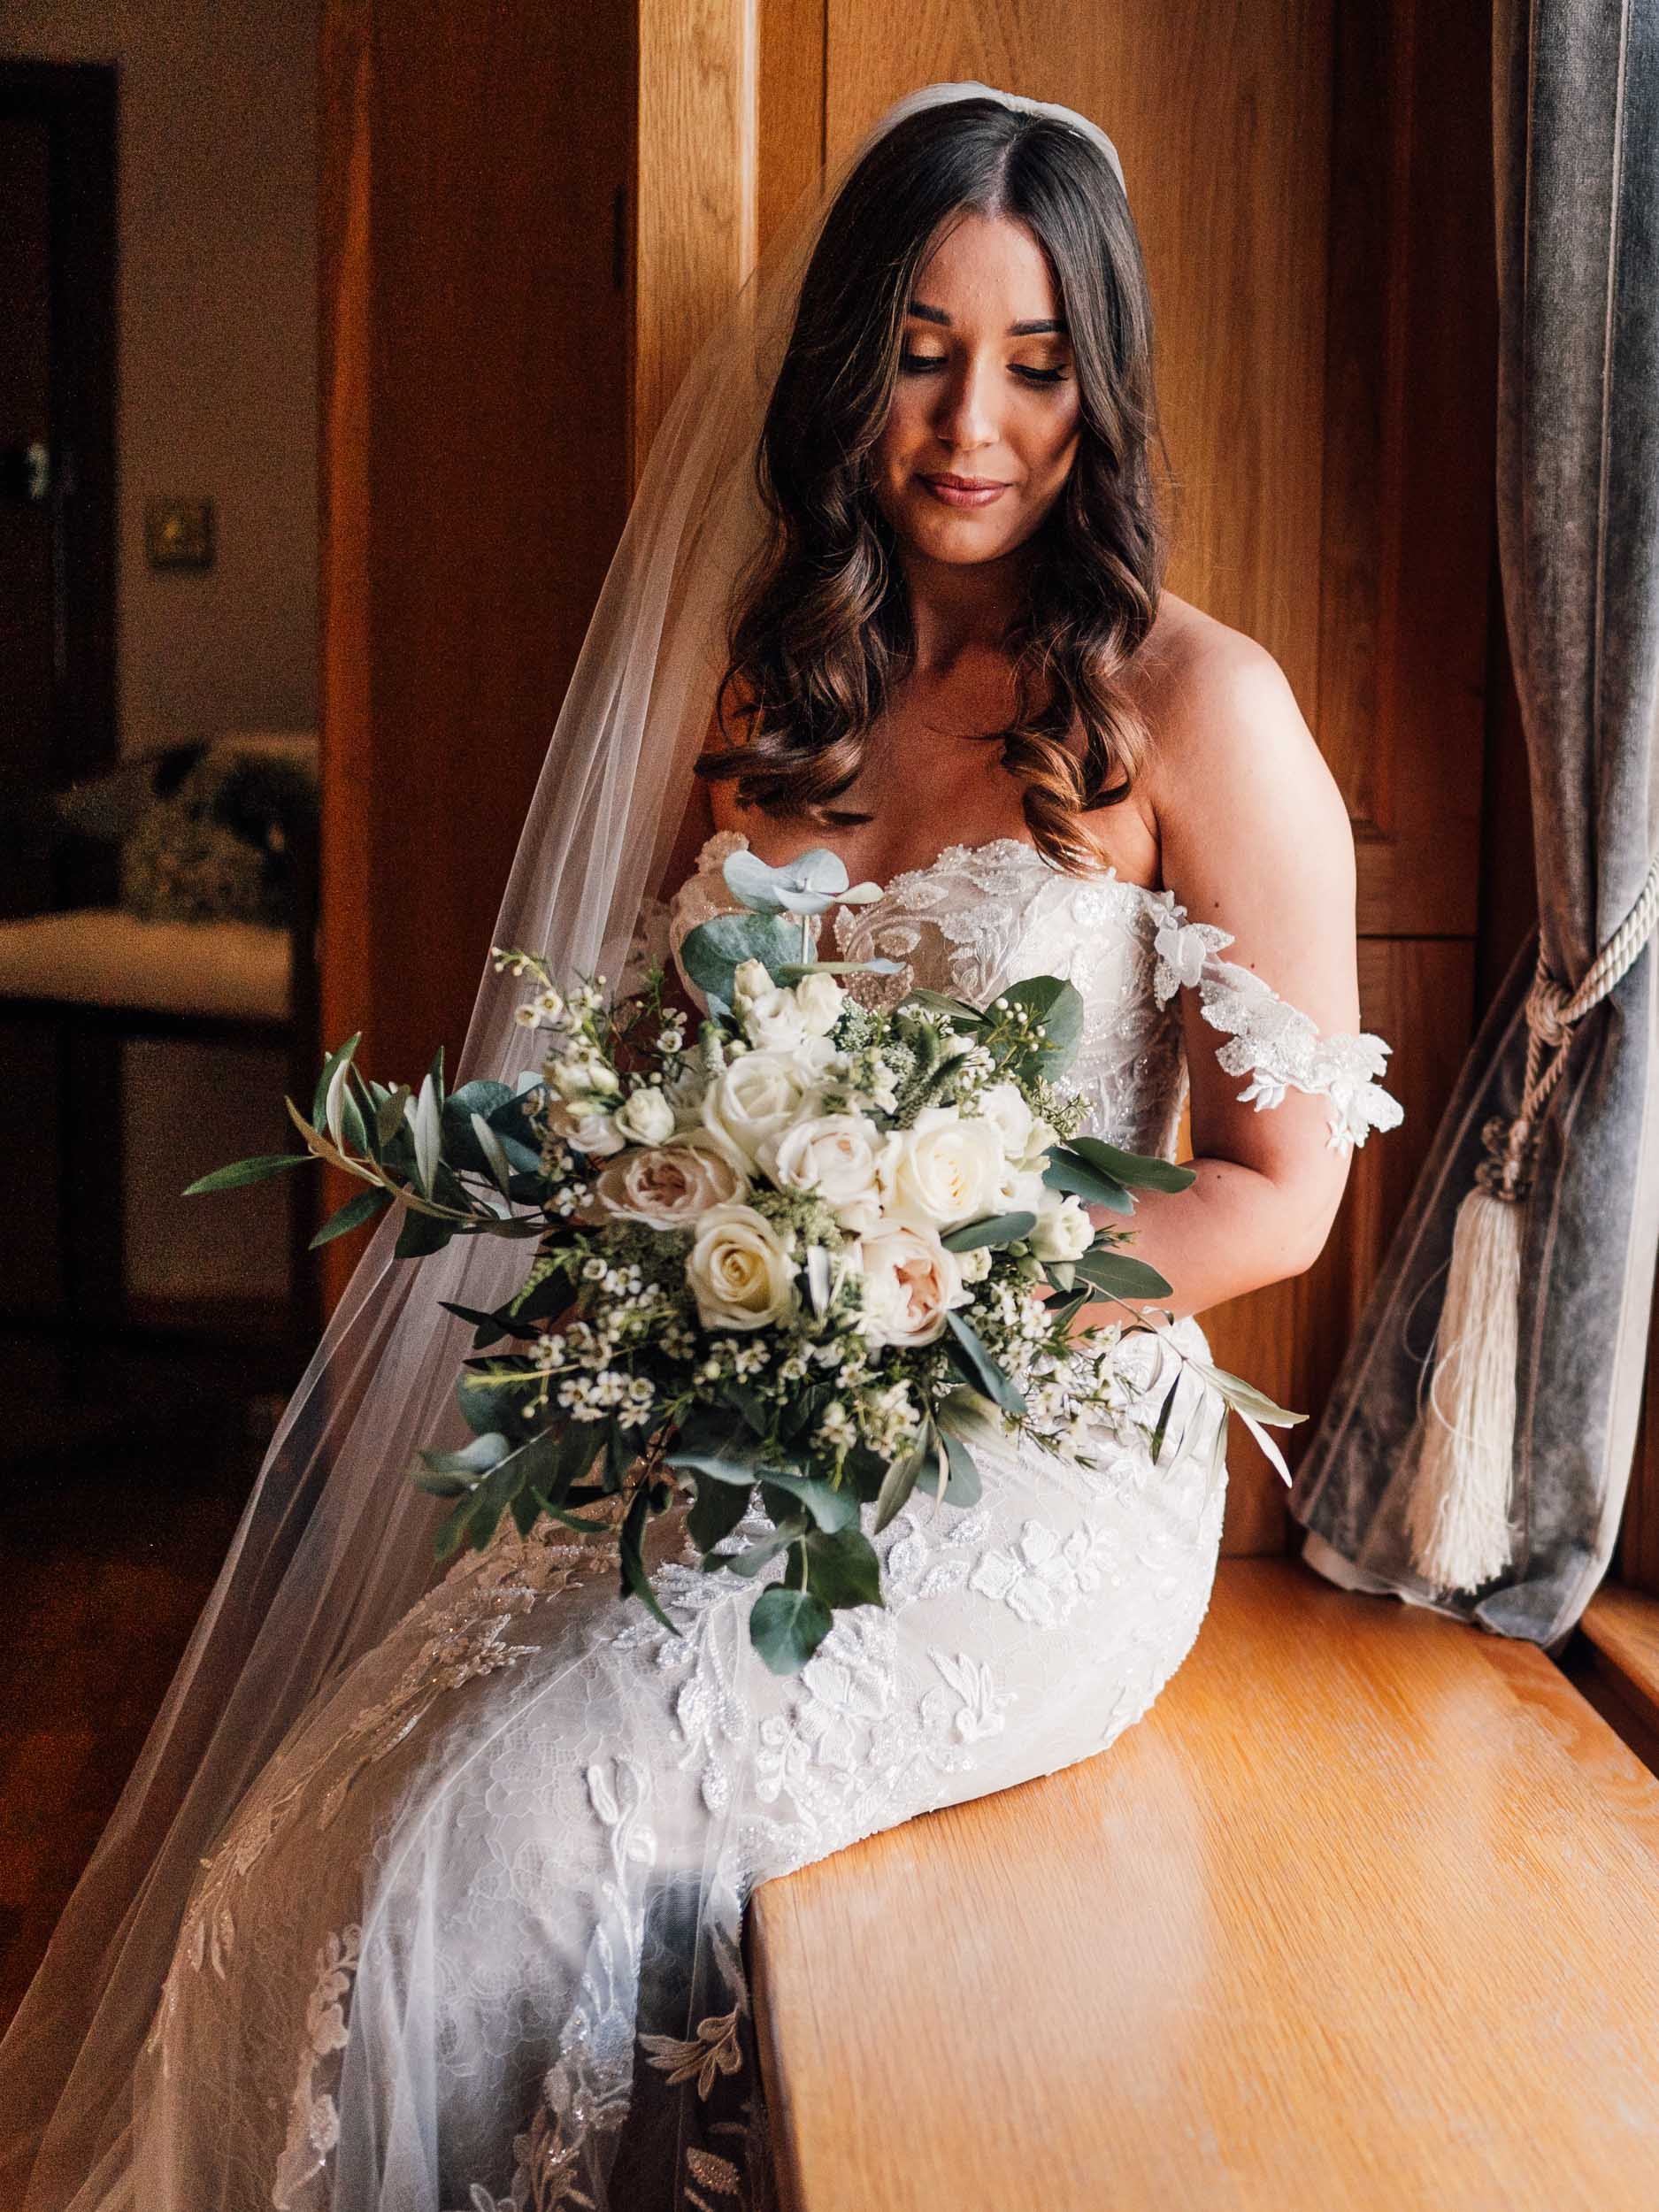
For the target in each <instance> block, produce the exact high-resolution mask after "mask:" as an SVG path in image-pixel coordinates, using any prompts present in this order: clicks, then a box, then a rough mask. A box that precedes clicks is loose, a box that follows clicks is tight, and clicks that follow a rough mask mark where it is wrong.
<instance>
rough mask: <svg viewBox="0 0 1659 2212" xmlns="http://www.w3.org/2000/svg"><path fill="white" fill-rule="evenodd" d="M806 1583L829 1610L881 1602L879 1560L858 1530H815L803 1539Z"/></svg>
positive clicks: (864, 1536)
mask: <svg viewBox="0 0 1659 2212" xmlns="http://www.w3.org/2000/svg"><path fill="white" fill-rule="evenodd" d="M806 1586H807V1588H808V1589H809V1590H810V1591H812V1592H813V1593H814V1594H815V1595H816V1596H818V1597H820V1598H822V1599H823V1601H824V1602H825V1604H826V1605H827V1606H829V1607H830V1608H831V1609H832V1610H833V1609H839V1608H841V1607H843V1606H849V1605H879V1604H880V1603H881V1562H880V1560H879V1558H878V1556H877V1555H876V1548H875V1546H874V1545H873V1544H872V1542H871V1541H870V1539H869V1538H868V1537H867V1536H866V1535H865V1534H864V1532H863V1531H862V1530H861V1529H856V1528H842V1529H835V1530H833V1531H832V1530H823V1529H815V1530H814V1531H813V1532H812V1533H811V1534H810V1536H809V1537H808V1538H807V1540H806Z"/></svg>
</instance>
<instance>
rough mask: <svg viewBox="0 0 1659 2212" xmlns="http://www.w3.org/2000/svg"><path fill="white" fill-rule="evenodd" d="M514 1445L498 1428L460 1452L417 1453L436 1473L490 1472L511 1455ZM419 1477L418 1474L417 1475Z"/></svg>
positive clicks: (486, 1432)
mask: <svg viewBox="0 0 1659 2212" xmlns="http://www.w3.org/2000/svg"><path fill="white" fill-rule="evenodd" d="M511 1450H512V1446H511V1442H510V1441H509V1440H508V1439H507V1438H506V1437H505V1436H503V1434H502V1432H501V1431H500V1430H499V1429H486V1430H485V1432H484V1433H483V1434H482V1435H481V1436H475V1437H474V1438H473V1439H472V1442H471V1443H470V1444H467V1445H465V1446H463V1448H461V1450H459V1451H458V1452H426V1451H423V1452H418V1453H417V1454H416V1457H417V1458H418V1459H419V1461H420V1463H421V1464H422V1465H423V1466H424V1467H426V1468H428V1469H430V1470H431V1471H432V1472H433V1473H434V1474H441V1475H472V1476H475V1477H476V1476H479V1475H487V1474H488V1472H489V1471H490V1469H491V1468H492V1467H498V1466H499V1465H500V1464H501V1463H502V1461H503V1459H505V1458H507V1457H508V1456H509V1455H510V1454H511ZM416 1479H417V1480H419V1477H417V1478H416Z"/></svg>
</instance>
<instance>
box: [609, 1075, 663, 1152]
mask: <svg viewBox="0 0 1659 2212" xmlns="http://www.w3.org/2000/svg"><path fill="white" fill-rule="evenodd" d="M616 1117H617V1127H618V1129H619V1130H621V1132H622V1133H623V1135H624V1136H625V1137H626V1138H627V1140H628V1141H629V1142H630V1143H631V1144H664V1143H666V1141H667V1140H668V1139H669V1138H670V1137H672V1135H673V1133H674V1110H673V1108H672V1106H671V1105H670V1104H669V1102H668V1101H667V1099H666V1098H665V1097H664V1095H663V1094H662V1092H661V1091H659V1090H658V1089H657V1087H656V1085H655V1084H647V1085H646V1086H645V1087H643V1088H642V1089H641V1090H637V1091H631V1092H630V1093H629V1094H628V1095H627V1097H626V1098H625V1099H624V1100H623V1102H622V1103H621V1105H620V1106H618V1108H617V1110H616Z"/></svg>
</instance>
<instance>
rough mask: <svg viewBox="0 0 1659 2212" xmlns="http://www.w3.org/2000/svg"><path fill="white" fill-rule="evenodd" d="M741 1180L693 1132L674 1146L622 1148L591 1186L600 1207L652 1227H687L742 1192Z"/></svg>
mask: <svg viewBox="0 0 1659 2212" xmlns="http://www.w3.org/2000/svg"><path fill="white" fill-rule="evenodd" d="M744 1187H745V1185H744V1179H743V1177H742V1175H741V1172H740V1171H739V1170H738V1169H737V1168H736V1167H735V1166H734V1165H733V1163H732V1161H731V1160H730V1159H729V1158H728V1157H727V1156H726V1153H725V1152H723V1151H722V1150H721V1149H720V1148H718V1146H717V1145H715V1144H714V1143H713V1142H712V1141H710V1140H709V1139H707V1138H704V1137H702V1136H700V1135H699V1133H697V1132H695V1131H693V1132H692V1133H691V1134H690V1135H688V1136H687V1137H684V1138H682V1139H681V1140H680V1142H679V1143H677V1144H661V1145H653V1146H651V1147H650V1148H649V1149H647V1150H644V1151H636V1152H624V1153H622V1154H621V1155H619V1156H618V1158H616V1159H614V1160H612V1161H611V1163H610V1164H609V1165H608V1166H606V1167H605V1168H604V1169H603V1171H602V1172H601V1174H600V1176H599V1179H598V1180H597V1181H596V1182H595V1186H594V1190H595V1195H596V1196H597V1198H598V1201H599V1203H600V1205H601V1206H602V1207H603V1210H604V1211H605V1212H606V1213H608V1214H614V1215H617V1216H618V1217H620V1218H621V1219H623V1220H625V1221H642V1222H644V1223H645V1224H646V1225H647V1226H648V1227H649V1228H652V1229H689V1228H691V1227H693V1226H694V1225H695V1223H696V1221H697V1219H698V1217H700V1216H701V1215H703V1214H706V1213H707V1212H708V1211H709V1210H710V1208H711V1207H714V1206H724V1205H727V1204H729V1203H730V1202H732V1201H733V1199H735V1198H739V1197H741V1195H742V1193H743V1190H744Z"/></svg>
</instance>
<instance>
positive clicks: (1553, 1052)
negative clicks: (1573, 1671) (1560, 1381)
mask: <svg viewBox="0 0 1659 2212" xmlns="http://www.w3.org/2000/svg"><path fill="white" fill-rule="evenodd" d="M1655 922H1659V856H1655V858H1654V860H1653V861H1652V862H1651V863H1650V864H1649V866H1648V870H1647V880H1646V881H1645V882H1644V883H1643V885H1642V887H1641V890H1640V894H1639V895H1638V896H1637V899H1636V902H1635V904H1634V905H1633V906H1632V908H1631V910H1630V912H1629V913H1628V914H1627V915H1626V916H1625V918H1624V921H1623V922H1621V923H1620V925H1619V926H1618V928H1617V930H1615V932H1614V933H1613V935H1612V936H1611V937H1610V938H1609V940H1608V941H1607V943H1606V944H1605V945H1604V946H1603V947H1602V949H1601V951H1600V952H1599V953H1598V954H1597V956H1596V957H1595V960H1594V964H1593V965H1592V966H1591V969H1590V972H1589V973H1588V974H1587V975H1586V977H1585V979H1584V981H1583V982H1582V983H1581V984H1580V985H1579V986H1578V989H1577V990H1576V991H1573V992H1571V993H1569V992H1568V991H1567V990H1566V989H1565V988H1564V987H1563V986H1562V985H1561V984H1559V983H1557V982H1556V981H1555V978H1554V977H1553V976H1552V975H1551V974H1550V972H1549V970H1548V967H1547V965H1546V964H1545V961H1544V949H1543V943H1542V940H1541V937H1540V943H1539V949H1538V965H1537V969H1536V972H1534V975H1533V978H1532V989H1531V990H1530V991H1529V992H1528V993H1527V996H1526V1026H1527V1047H1526V1081H1525V1088H1524V1090H1523V1093H1522V1097H1521V1110H1520V1112H1519V1113H1518V1114H1517V1115H1516V1117H1515V1118H1514V1119H1513V1120H1509V1119H1506V1118H1505V1117H1504V1116H1503V1115H1502V1114H1495V1115H1494V1116H1493V1118H1492V1119H1491V1120H1490V1121H1488V1122H1487V1123H1486V1125H1485V1127H1484V1128H1483V1129H1482V1130H1481V1133H1480V1136H1481V1142H1482V1143H1483V1144H1484V1145H1485V1147H1486V1158H1485V1159H1484V1160H1482V1161H1481V1163H1480V1164H1479V1167H1478V1168H1477V1169H1476V1170H1475V1187H1474V1188H1473V1189H1472V1190H1471V1191H1470V1192H1469V1193H1468V1194H1467V1195H1466V1196H1465V1197H1464V1199H1463V1203H1462V1205H1461V1206H1459V1208H1458V1209H1457V1219H1456V1221H1455V1224H1454V1225H1453V1231H1452V1254H1451V1261H1450V1264H1449V1267H1448V1271H1447V1278H1446V1296H1445V1299H1444V1302H1443V1303H1442V1305H1441V1308H1440V1327H1439V1329H1438V1330H1437V1331H1436V1336H1435V1341H1436V1351H1435V1354H1434V1374H1433V1379H1432V1382H1431V1383H1430V1385H1429V1390H1428V1398H1427V1402H1426V1404H1419V1406H1418V1409H1417V1425H1416V1427H1415V1428H1414V1430H1413V1432H1412V1437H1411V1442H1410V1446H1409V1451H1411V1450H1415V1451H1416V1453H1417V1471H1416V1473H1415V1475H1414V1477H1413V1479H1412V1486H1411V1495H1410V1498H1409V1502H1408V1503H1407V1508H1406V1532H1407V1535H1408V1536H1409V1539H1410V1543H1411V1556H1412V1564H1413V1565H1414V1566H1415V1567H1416V1569H1417V1572H1418V1573H1419V1574H1420V1575H1421V1576H1422V1578H1423V1579H1424V1581H1425V1582H1426V1583H1427V1584H1429V1585H1430V1586H1431V1587H1432V1588H1433V1589H1435V1590H1437V1591H1440V1590H1474V1589H1477V1588H1478V1587H1479V1586H1480V1584H1482V1583H1483V1582H1490V1581H1491V1580H1492V1579H1493V1578H1494V1576H1497V1575H1501V1574H1502V1572H1503V1571H1504V1569H1505V1568H1506V1567H1508V1565H1509V1561H1510V1557H1511V1540H1510V1530H1509V1481H1510V1474H1511V1471H1512V1468H1513V1465H1514V1460H1515V1386H1516V1366H1517V1352H1518V1349H1519V1337H1520V1302H1521V1248H1522V1244H1523V1242H1524V1241H1525V1230H1526V1201H1527V1194H1528V1193H1529V1191H1530V1190H1531V1188H1532V1169H1533V1164H1534V1161H1535V1158H1536V1154H1537V1141H1538V1133H1539V1131H1540V1127H1541V1126H1542V1123H1543V1118H1544V1116H1545V1115H1546V1113H1547V1112H1548V1106H1549V1100H1550V1095H1551V1094H1552V1093H1553V1092H1554V1090H1555V1086H1556V1084H1557V1083H1558V1082H1559V1081H1560V1079H1561V1077H1562V1075H1563V1072H1564V1071H1565V1069H1566V1065H1567V1054H1568V1050H1569V1048H1571V1043H1572V1039H1573V1035H1574V1033H1575V1031H1576V1029H1577V1026H1578V1023H1579V1022H1580V1021H1582V1020H1583V1018H1584V1017H1585V1016H1586V1014H1587V1013H1589V1011H1590V1010H1591V1009H1592V1008H1593V1007H1595V1006H1599V1005H1600V1004H1601V1001H1602V1000H1603V999H1604V998H1605V997H1606V996H1607V995H1608V994H1609V991H1611V990H1612V988H1613V987H1614V986H1615V984H1617V982H1618V981H1619V979H1620V978H1621V977H1622V976H1623V975H1624V973H1625V972H1627V970H1629V969H1630V968H1631V967H1632V965H1633V964H1634V963H1635V960H1636V957H1637V956H1638V954H1639V953H1640V951H1641V949H1642V947H1643V946H1644V945H1645V944H1646V943H1647V939H1648V937H1649V936H1650V935H1651V933H1652V932H1653V929H1654V927H1655Z"/></svg>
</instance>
